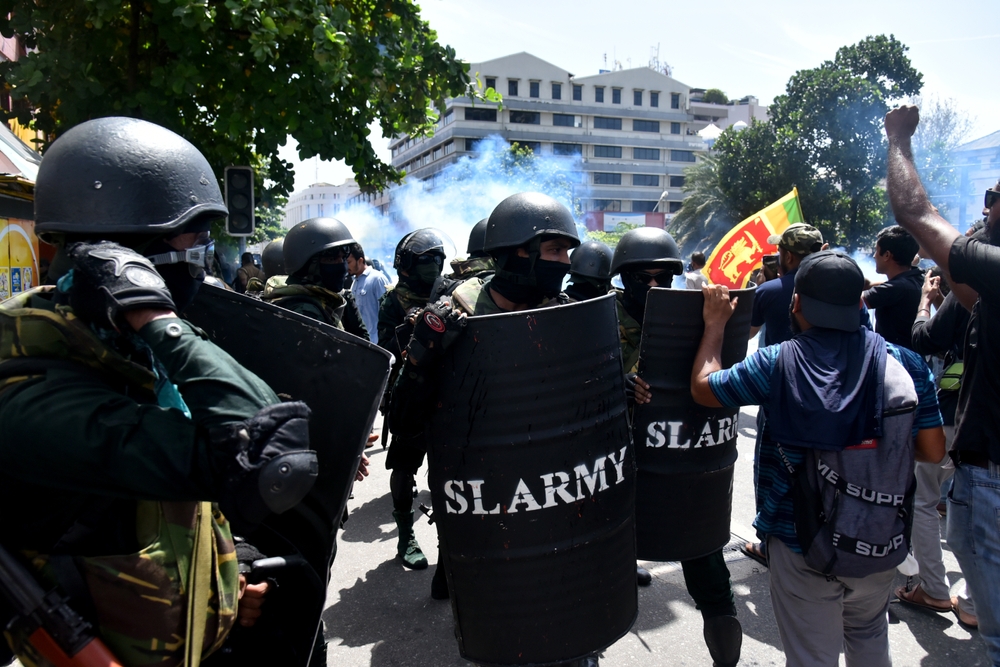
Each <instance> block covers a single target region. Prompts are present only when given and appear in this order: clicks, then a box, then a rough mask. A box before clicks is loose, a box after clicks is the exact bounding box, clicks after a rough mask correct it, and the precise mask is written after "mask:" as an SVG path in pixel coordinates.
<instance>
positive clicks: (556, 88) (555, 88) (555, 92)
mask: <svg viewBox="0 0 1000 667" xmlns="http://www.w3.org/2000/svg"><path fill="white" fill-rule="evenodd" d="M552 99H554V100H561V99H562V84H561V83H553V84H552Z"/></svg>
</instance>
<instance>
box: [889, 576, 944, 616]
mask: <svg viewBox="0 0 1000 667" xmlns="http://www.w3.org/2000/svg"><path fill="white" fill-rule="evenodd" d="M895 595H896V598H897V599H898V600H899V601H900V602H905V603H906V604H909V605H913V606H914V607H921V608H923V609H929V610H931V611H936V612H937V613H939V614H946V613H948V612H949V611H951V600H948V601H947V602H946V603H945V606H940V607H939V606H936V605H933V604H931V603H930V602H928V600H931V599H933V598H928V597H927V593H925V592H924V589H922V588H921V587H920V584H919V583H918V584H917V585H916V586H914V587H913V590H910V591H908V590H906V586H900V587H899V588H897V589H896V590H895Z"/></svg>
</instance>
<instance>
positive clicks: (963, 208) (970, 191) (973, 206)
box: [951, 130, 1000, 231]
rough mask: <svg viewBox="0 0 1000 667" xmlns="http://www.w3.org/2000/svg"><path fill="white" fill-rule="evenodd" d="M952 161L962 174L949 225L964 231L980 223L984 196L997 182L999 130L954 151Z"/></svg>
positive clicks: (999, 170)
mask: <svg viewBox="0 0 1000 667" xmlns="http://www.w3.org/2000/svg"><path fill="white" fill-rule="evenodd" d="M953 160H954V162H955V165H956V166H957V167H958V168H959V170H960V173H961V186H960V190H959V191H960V192H961V193H964V194H962V195H961V196H959V197H958V206H955V207H953V210H952V216H951V217H953V218H954V219H953V220H952V222H953V223H954V224H955V225H956V226H957V227H958V229H959V230H960V231H965V230H966V229H968V228H969V227H970V226H971V225H974V224H975V223H976V221H978V220H981V219H982V211H983V194H984V193H985V192H986V190H988V189H989V188H992V187H993V186H994V185H996V184H997V181H998V180H1000V130H997V131H996V132H993V133H992V134H987V135H986V136H985V137H980V138H979V139H975V140H973V141H970V142H968V143H966V144H962V145H961V146H959V147H958V148H956V149H955V152H954V155H953Z"/></svg>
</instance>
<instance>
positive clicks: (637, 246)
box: [611, 227, 684, 276]
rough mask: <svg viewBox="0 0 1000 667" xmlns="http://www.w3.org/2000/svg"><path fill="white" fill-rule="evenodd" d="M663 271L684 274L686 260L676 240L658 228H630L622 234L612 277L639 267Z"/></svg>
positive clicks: (612, 269) (612, 268)
mask: <svg viewBox="0 0 1000 667" xmlns="http://www.w3.org/2000/svg"><path fill="white" fill-rule="evenodd" d="M654 267H655V268H663V269H666V270H668V271H670V272H671V273H672V274H673V275H677V276H679V275H681V274H682V273H684V261H683V260H682V259H681V251H680V250H679V249H678V248H677V244H676V243H675V242H674V237H673V236H671V235H670V234H668V233H667V232H665V231H664V230H662V229H659V228H657V227H639V228H638V229H630V230H629V231H627V232H625V234H624V235H622V238H621V240H620V241H618V246H617V247H616V248H615V256H614V259H613V260H612V261H611V275H615V274H616V273H621V272H622V271H628V270H630V269H637V268H654Z"/></svg>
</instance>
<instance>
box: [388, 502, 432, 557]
mask: <svg viewBox="0 0 1000 667" xmlns="http://www.w3.org/2000/svg"><path fill="white" fill-rule="evenodd" d="M392 518H393V519H395V520H396V528H397V529H398V531H399V542H398V543H397V544H396V555H397V556H399V557H400V558H402V559H403V566H404V567H408V568H410V569H411V570H426V569H427V558H426V557H425V556H424V552H423V551H421V550H420V545H419V544H417V538H416V536H415V535H414V534H413V510H410V511H409V513H403V512H400V511H398V510H393V511H392Z"/></svg>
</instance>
